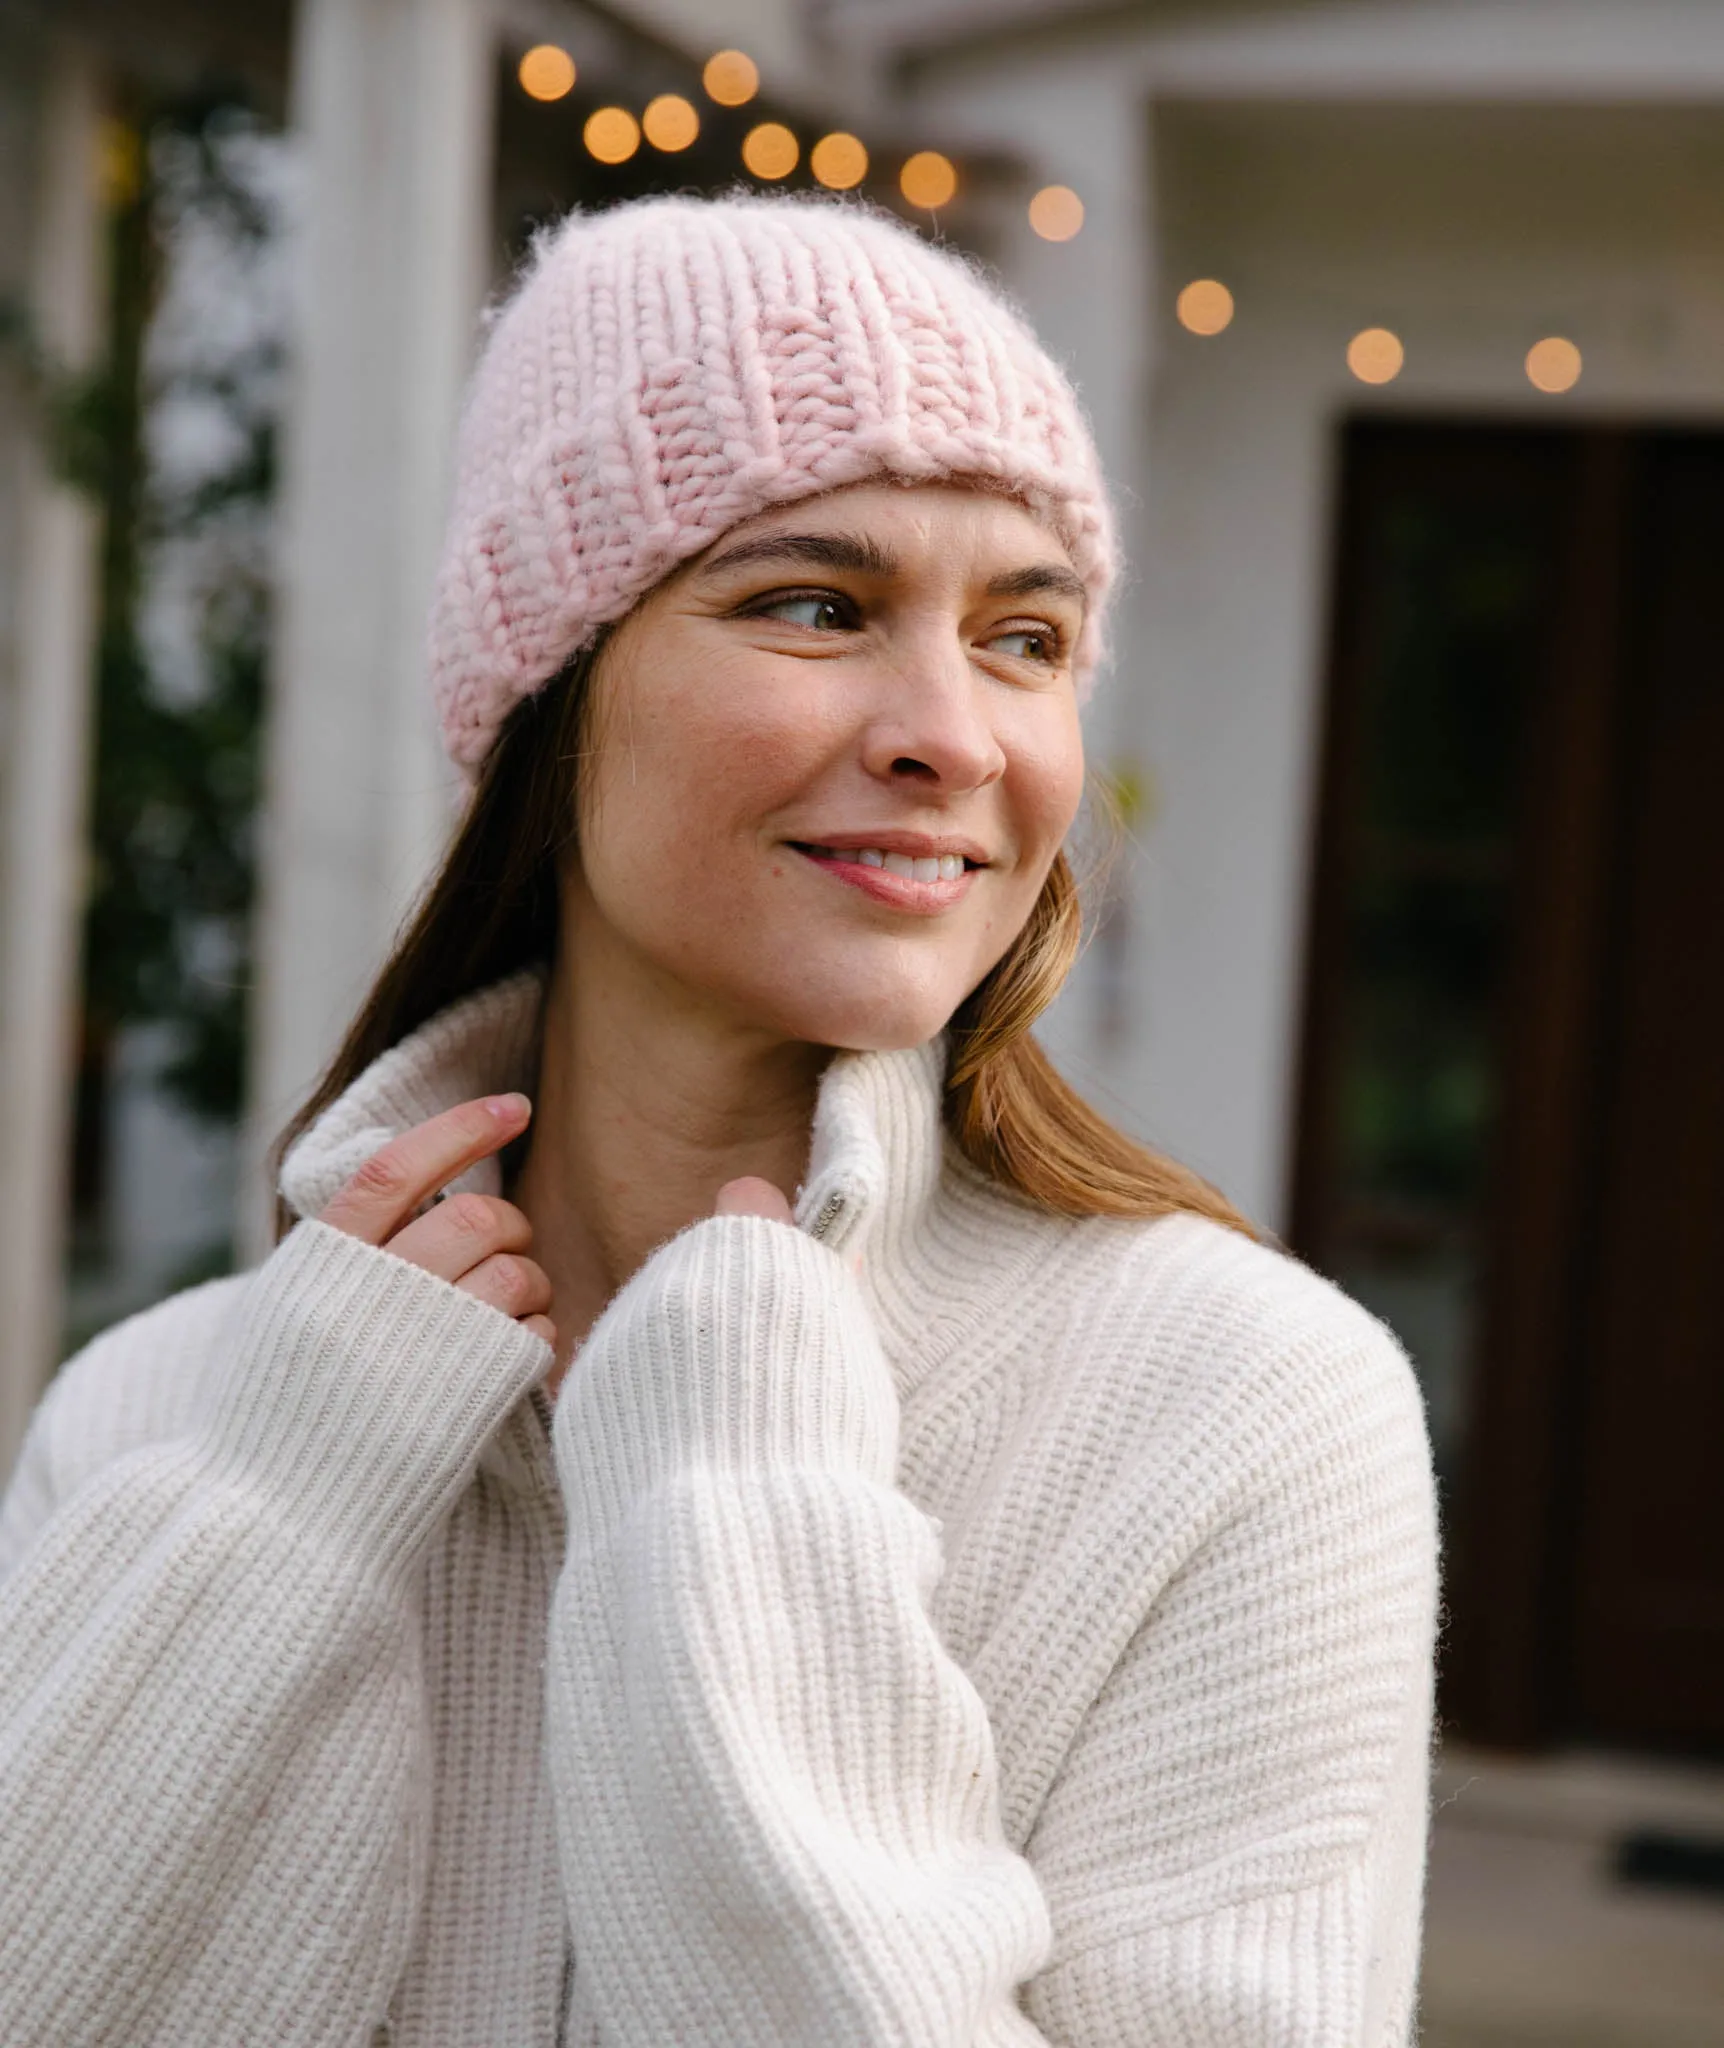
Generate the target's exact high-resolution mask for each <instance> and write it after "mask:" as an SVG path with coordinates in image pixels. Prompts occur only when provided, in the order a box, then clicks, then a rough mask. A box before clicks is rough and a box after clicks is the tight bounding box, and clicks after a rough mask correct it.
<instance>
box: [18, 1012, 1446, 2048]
mask: <svg viewBox="0 0 1724 2048" xmlns="http://www.w3.org/2000/svg"><path fill="white" fill-rule="evenodd" d="M538 996H539V991H538V984H537V983H536V981H534V980H533V979H531V978H523V979H519V980H516V981H514V982H511V983H506V984H503V985H501V986H499V987H498V988H497V989H495V990H492V991H490V992H488V993H486V994H484V995H482V996H479V997H476V998H474V999H472V1000H471V1001H469V1002H468V1003H466V1004H464V1005H461V1006H459V1007H458V1008H457V1009H456V1010H454V1011H451V1012H449V1013H447V1014H446V1015H445V1016H444V1017H442V1018H441V1019H439V1020H437V1021H436V1022H434V1023H433V1024H432V1025H430V1026H428V1027H427V1028H426V1029H425V1030H424V1031H423V1032H421V1033H419V1034H418V1035H417V1036H416V1037H415V1038H414V1039H412V1040H410V1041H408V1042H407V1043H406V1044H405V1045H403V1046H402V1047H399V1048H397V1050H396V1051H395V1052H393V1053H391V1054H390V1055H388V1056H387V1058H386V1059H384V1060H383V1061H381V1062H379V1063H378V1065H377V1067H375V1068H373V1069H372V1070H371V1072H370V1073H368V1074H367V1075H366V1076H364V1077H363V1078H362V1079H361V1080H360V1082H359V1083H358V1084H356V1086H355V1088H354V1090H353V1091H352V1092H351V1093H350V1094H349V1095H348V1096H347V1097H346V1098H344V1100H343V1101H342V1102H341V1103H339V1104H337V1105H336V1106H335V1108H333V1109H332V1110H331V1111H330V1112H329V1114H328V1117H327V1118H326V1119H325V1121H324V1122H323V1123H322V1124H321V1125H320V1126H318V1127H317V1128H315V1129H314V1130H313V1131H312V1132H311V1133H310V1134H309V1135H308V1136H307V1138H306V1139H304V1140H303V1141H302V1143H301V1145H300V1147H299V1149H298V1150H297V1152H296V1153H295V1154H294V1156H293V1158H292V1160H291V1161H290V1163H289V1169H288V1173H287V1176H286V1184H287V1189H288V1192H289V1193H290V1195H291V1196H292V1198H293V1199H294V1200H295V1201H296V1202H297V1203H298V1204H299V1205H300V1206H302V1207H304V1206H307V1205H312V1206H315V1204H316V1203H318V1202H319V1201H321V1200H323V1199H325V1198H326V1196H327V1194H328V1192H329V1191H330V1189H331V1188H332V1187H333V1186H334V1185H335V1184H337V1183H338V1182H339V1180H340V1179H341V1177H342V1176H343V1174H344V1173H345V1171H346V1170H347V1168H348V1166H349V1164H350V1162H351V1160H352V1158H353V1155H354V1151H355V1148H356V1147H359V1146H363V1145H364V1144H366V1143H368V1142H370V1141H371V1140H372V1139H373V1138H375V1137H376V1136H377V1135H378V1134H380V1133H385V1132H388V1131H390V1130H392V1129H396V1128H399V1127H400V1126H402V1125H403V1124H405V1123H408V1122H411V1121H415V1120H417V1119H418V1118H420V1117H423V1116H426V1115H429V1114H430V1113H432V1112H433V1111H435V1110H437V1109H439V1108H442V1107H444V1106H446V1105H447V1104H448V1103H449V1102H451V1101H452V1100H455V1099H457V1098H458V1097H460V1096H462V1095H464V1094H466V1093H468V1092H470V1091H471V1089H472V1087H473V1085H474V1082H475V1079H476V1078H477V1077H480V1076H482V1077H483V1078H484V1079H485V1081H487V1082H488V1083H489V1084H490V1085H492V1086H496V1087H505V1086H513V1085H519V1084H520V1083H521V1082H523V1081H525V1080H527V1079H529V1078H530V1072H529V1069H528V1064H527V1063H528V1062H529V1061H530V1058H531V1046H532V1036H533V1020H534V1015H535V1010H536V1005H537V1002H538ZM940 1079H941V1065H940V1048H939V1047H938V1046H937V1045H935V1046H929V1047H924V1048H922V1049H921V1050H919V1051H915V1052H907V1053H892V1054H867V1055H854V1056H853V1055H846V1056H842V1057H840V1058H839V1059H838V1060H837V1061H835V1063H834V1064H833V1066H832V1068H831V1069H830V1071H829V1073H828V1076H827V1078H826V1080H825V1082H824V1084H823V1087H822V1091H821V1096H820V1102H819V1109H818V1114H817V1118H816V1125H815V1134H814V1145H813V1153H812V1157H811V1160H810V1167H809V1173H808V1179H807V1183H806V1185H805V1186H804V1188H803V1189H802V1190H801V1191H800V1193H799V1197H798V1202H797V1214H798V1218H799V1223H800V1227H799V1228H798V1229H791V1228H788V1227H786V1226H785V1225H782V1224H777V1223H769V1222H766V1221H764V1220H762V1219H759V1218H754V1217H727V1218H716V1219H713V1220H710V1221H708V1222H704V1223H700V1224H696V1225H695V1226H693V1227H692V1228H690V1229H689V1230H687V1231H685V1232H683V1233H682V1234H681V1235H680V1236H678V1237H676V1238H674V1239H673V1240H672V1241H671V1242H670V1243H669V1244H667V1245H665V1246H663V1247H662V1248H661V1249H660V1250H659V1251H658V1252H656V1253H655V1254H654V1256H653V1257H652V1258H651V1259H650V1260H649V1261H648V1263H647V1264H646V1265H645V1266H644V1267H643V1268H642V1269H641V1271H640V1272H639V1273H638V1274H637V1275H636V1276H635V1278H634V1279H633V1280H632V1281H631V1282H630V1283H629V1285H628V1286H627V1287H626V1288H625V1289H624V1290H623V1291H622V1292H621V1293H620V1294H619V1295H618V1297H617V1298H616V1300H615V1301H614V1302H613V1303H612V1304H611V1306H610V1308H609V1309H608V1310H607V1311H606V1313H605V1315H604V1316H603V1317H602V1319H601V1320H600V1322H599V1324H598V1325H597V1327H596V1328H595V1329H594V1330H593V1332H592V1334H591V1336H590V1337H589V1339H588V1341H587V1343H586V1344H585V1346H584V1347H583V1348H582V1350H581V1352H580V1354H579V1356H578V1357H577V1359H576V1362H575V1365H574V1368H573V1370H572V1372H571V1374H570V1376H569V1379H568V1381H567V1383H566V1386H565V1389H564V1391H563V1393H562V1396H561V1398H560V1400H559V1402H558V1404H557V1408H556V1411H555V1416H554V1427H548V1426H547V1425H548V1424H550V1423H551V1421H552V1417H551V1415H550V1411H549V1409H548V1407H547V1405H546V1403H545V1401H544V1398H543V1396H542V1394H540V1393H538V1392H536V1391H535V1387H536V1382H537V1381H538V1379H539V1376H540V1374H541V1373H542V1371H543V1369H544V1366H545V1363H546V1353H545V1350H544V1347H543V1346H542V1345H541V1344H540V1343H539V1342H538V1341H537V1340H536V1339H535V1338H533V1337H530V1336H528V1335H526V1334H525V1333H524V1332H523V1331H522V1330H521V1329H520V1328H519V1327H518V1326H517V1325H515V1324H513V1323H511V1322H509V1321H508V1320H507V1319H506V1318H504V1317H503V1316H501V1315H499V1314H498V1313H496V1312H495V1311H493V1310H491V1309H489V1308H487V1307H485V1306H484V1305H482V1304H480V1303H478V1302H475V1301H473V1300H471V1299H470V1298H469V1297H467V1296H465V1295H462V1294H460V1293H458V1292H457V1291H456V1290H454V1289H453V1288H451V1287H449V1286H447V1285H446V1284H445V1283H444V1282H442V1281H439V1280H436V1279H433V1278H432V1277H431V1276H429V1275H428V1274H425V1273H423V1272H421V1271H419V1270H418V1269H417V1268H414V1267H410V1266H408V1265H406V1264H404V1263H403V1262H401V1261H399V1260H397V1259H395V1258H393V1257H392V1256H391V1255H390V1254H389V1253H387V1252H383V1251H377V1250H373V1249H370V1248H368V1247H366V1246H364V1245H361V1244H359V1243H357V1242H356V1241H355V1240H353V1239H350V1238H347V1237H344V1236H342V1235H340V1234H339V1233H337V1232H335V1231H333V1230H331V1229H330V1228H328V1227H327V1226H326V1225H323V1224H320V1223H317V1222H302V1223H301V1224H299V1225H298V1227H297V1228H296V1229H295V1230H294V1231H293V1232H292V1234H291V1235H290V1236H289V1237H288V1239H287V1240H286V1241H285V1243H284V1244H283V1245H282V1246H281V1247H280V1249H278V1250H277V1251H276V1252H275V1253H274V1255H273V1256H272V1257H271V1258H270V1259H269V1260H268V1261H267V1262H266V1263H265V1264H264V1265H263V1266H262V1267H261V1268H259V1269H258V1270H257V1271H256V1272H254V1273H252V1274H250V1275H247V1276H243V1277H241V1278H238V1279H234V1280H230V1281H221V1282H217V1283H215V1284H213V1285H211V1286H208V1287H205V1288H201V1289H199V1290H197V1291H195V1292H193V1293H190V1294H187V1295H183V1296H180V1297H179V1298H177V1299H176V1300H174V1301H171V1302H169V1303H167V1304H165V1305H164V1306H163V1307H161V1308H159V1309H155V1310H152V1311H151V1312H149V1313H148V1314H146V1315H144V1316H142V1317H139V1318H137V1319H135V1320H134V1321H132V1322H130V1323H127V1324H125V1325H124V1326H122V1327H121V1328H120V1329H118V1330H116V1331H114V1332H112V1333H111V1334H109V1335H108V1336H105V1337H103V1338H101V1339H99V1340H98V1341H97V1342H96V1343H95V1344H94V1345H93V1346H92V1347H90V1348H89V1349H88V1350H87V1351H86V1352H84V1353H83V1354H82V1355H81V1356H80V1357H79V1358H78V1359H76V1360H75V1361H74V1362H73V1363H72V1364H71V1365H69V1366H68V1367H67V1368H66V1370H65V1371H64V1373H63V1374H62V1376H61V1378H60V1379H59V1381H58V1382H57V1384H56V1386H55V1388H54V1389H53V1391H52V1392H51V1393H50V1395H49V1397H48V1399H47V1400H46V1402H45V1403H44V1405H43V1407H42V1409H41V1411H40V1413H39V1415H38V1417H37V1420H36V1422H35V1424H34V1426H33V1429H32V1431H31V1434H30V1437H29V1440H28V1443H27V1446H26V1449H25V1452H24V1456H23V1461H22V1464H21V1466H20V1469H19V1471H18V1473H17V1475H16V1478H15V1480H14V1483H13V1486H12V1488H11V1491H10V1494H9V1496H8V1499H7V1502H6V1505H5V1508H4V1512H3V1515H0V1574H3V1575H4V1576H3V1579H0V1643H3V1644H4V1655H3V1656H0V1839H3V1846H0V2012H3V2014H4V2026H3V2029H0V2032H3V2033H4V2038H5V2040H6V2042H7V2044H8V2048H49V2044H52V2048H64V2044H67V2043H73V2042H75V2043H77V2044H79V2048H98V2044H112V2048H122V2044H123V2048H145V2044H152V2043H161V2044H167V2043H172V2044H174V2048H235V2044H238V2043H252V2042H256V2043H264V2042H267V2043H269V2044H271V2048H335V2044H353V2048H366V2044H371V2043H373V2042H384V2041H387V2042H390V2043H393V2044H395V2048H433V2044H435V2048H475V2044H478V2043H508V2044H509V2048H553V2044H555V2043H557V2042H558V2041H559V2040H565V2041H567V2042H569V2043H572V2044H575V2048H596V2044H603V2048H667V2044H672V2043H678V2042H682V2043H688V2044H691V2048H692V2044H697V2043H698V2044H700V2048H773V2044H782V2048H789V2044H798V2048H834V2044H836V2048H864V2044H867V2048H1006V2044H1011V2048H1034V2044H1037V2043H1043V2044H1049V2043H1052V2044H1063V2048H1127V2044H1131V2048H1138V2044H1141V2048H1268V2044H1270V2043H1274V2044H1276V2048H1391V2044H1401V2043H1405V2042H1406V2041H1407V2040H1408V2038H1409V2029H1410V2009H1411V2004H1412V1996H1413V1985H1414V1978H1415V1970H1416V1957H1417V1946H1418V1943H1417V1934H1418V1922H1419V1903H1420V1885H1421V1873H1422V1867H1423V1852H1424V1836H1425V1795H1426V1745H1427V1740H1428V1733H1429V1725H1430V1670H1431V1642H1432V1629H1433V1617H1434V1537H1433V1520H1432V1496H1431V1485H1430V1475H1429V1468H1428V1463H1427V1456H1426V1448H1425V1439H1424V1432H1423V1423H1422V1416H1421V1411H1420V1407H1419V1402H1418V1398H1417V1394H1416V1392H1415V1390H1414V1387H1413V1384H1412V1381H1411V1378H1410V1375H1409V1373H1408V1371H1407V1368H1406V1365H1405V1362H1404V1360H1403V1359H1402V1358H1401V1356H1400V1354H1399V1353H1398V1351H1397V1350H1396V1348H1395V1346H1394V1344H1393V1343H1392V1341H1391V1340H1390V1339H1389V1338H1388V1336H1387V1335H1386V1334H1385V1333H1384V1331H1383V1330H1382V1329H1381V1327H1380V1326H1379V1325H1378V1324H1376V1323H1375V1322H1373V1321H1372V1320H1371V1318H1370V1317H1368V1316H1367V1315H1365V1314H1364V1313H1363V1311H1361V1310H1359V1309H1358V1308H1356V1307H1354V1306H1353V1305H1352V1304H1351V1303H1349V1302H1347V1301H1346V1300H1345V1299H1343V1298H1342V1297H1341V1296H1340V1295H1338V1294H1337V1293H1335V1292H1334V1290H1333V1289H1331V1288H1330V1287H1328V1286H1327V1285H1326V1284H1325V1283H1324V1282H1322V1281H1320V1280H1318V1279H1317V1278H1315V1277H1314V1276H1313V1275H1312V1274H1310V1273H1309V1272H1307V1271H1305V1270H1304V1269H1302V1268H1301V1267H1299V1266H1298V1265H1296V1264H1294V1263H1293V1262H1292V1261H1290V1260H1288V1259H1286V1258H1284V1257H1282V1256H1280V1255H1279V1254H1277V1253H1275V1252H1273V1251H1270V1250H1268V1249H1266V1248H1264V1247H1261V1246H1258V1245H1255V1244H1252V1243H1249V1242H1247V1241H1246V1240H1245V1239H1243V1238H1241V1237H1239V1236H1237V1235H1235V1234H1233V1233H1230V1232H1227V1231H1224V1230H1221V1229H1218V1228H1217V1227H1215V1226H1214V1225H1212V1224H1209V1223H1207V1222H1204V1221H1202V1220H1200V1219H1198V1218H1194V1217H1178V1218H1173V1219H1169V1220H1164V1221H1161V1222H1158V1223H1155V1224H1152V1225H1138V1224H1127V1223H1114V1222H1106V1221H1087V1222H1078V1221H1068V1220H1060V1219H1053V1218H1049V1217H1046V1216H1042V1215H1039V1214H1034V1213H1031V1212H1029V1211H1028V1210H1026V1209H1024V1208H1023V1207H1022V1206H1020V1205H1018V1204H1016V1203H1014V1202H1013V1201H1011V1200H1009V1199H1007V1198H1006V1197H1005V1196H1003V1195H1002V1194H1001V1193H1000V1192H999V1191H998V1190H996V1189H995V1188H993V1187H991V1186H990V1185H988V1184H987V1183H986V1182H985V1181H983V1180H982V1179H981V1178H980V1177H979V1176H978V1175H977V1174H976V1173H975V1172H974V1171H973V1170H972V1169H971V1168H970V1167H969V1166H968V1165H967V1164H966V1163H965V1162H964V1161H963V1160H962V1158H961V1157H960V1156H959V1155H958V1154H957V1153H956V1151H955V1150H954V1149H953V1148H952V1147H951V1146H950V1145H949V1144H947V1143H945V1142H943V1140H942V1135H941V1126H940V1118H939V1102H940ZM559 2030H561V2031H559Z"/></svg>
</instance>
